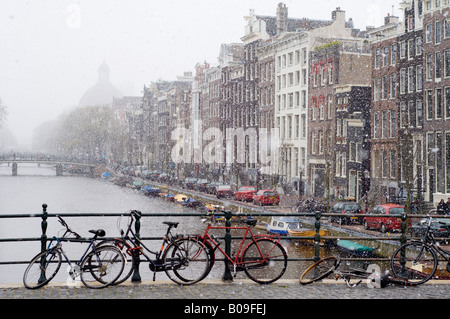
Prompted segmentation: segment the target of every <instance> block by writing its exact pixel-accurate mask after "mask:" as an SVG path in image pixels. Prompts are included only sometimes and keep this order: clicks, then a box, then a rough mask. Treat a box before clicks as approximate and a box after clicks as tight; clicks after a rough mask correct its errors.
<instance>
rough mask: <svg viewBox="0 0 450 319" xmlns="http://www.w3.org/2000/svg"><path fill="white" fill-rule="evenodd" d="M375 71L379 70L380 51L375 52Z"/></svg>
mask: <svg viewBox="0 0 450 319" xmlns="http://www.w3.org/2000/svg"><path fill="white" fill-rule="evenodd" d="M374 62H375V63H374V64H375V69H379V68H380V49H376V50H375V61H374Z"/></svg>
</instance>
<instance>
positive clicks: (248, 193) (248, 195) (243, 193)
mask: <svg viewBox="0 0 450 319" xmlns="http://www.w3.org/2000/svg"><path fill="white" fill-rule="evenodd" d="M255 194H256V188H254V187H253V186H243V187H241V188H239V189H238V190H237V191H235V192H234V198H235V199H236V200H241V201H250V200H253V195H255Z"/></svg>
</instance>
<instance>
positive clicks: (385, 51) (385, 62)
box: [383, 47, 389, 67]
mask: <svg viewBox="0 0 450 319" xmlns="http://www.w3.org/2000/svg"><path fill="white" fill-rule="evenodd" d="M388 51H389V49H388V47H384V48H383V67H385V66H387V65H388V61H389V52H388Z"/></svg>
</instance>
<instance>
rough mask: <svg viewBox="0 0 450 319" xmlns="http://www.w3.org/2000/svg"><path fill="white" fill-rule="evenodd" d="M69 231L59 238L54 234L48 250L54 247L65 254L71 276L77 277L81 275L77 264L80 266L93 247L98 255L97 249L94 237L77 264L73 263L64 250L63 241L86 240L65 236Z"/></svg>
mask: <svg viewBox="0 0 450 319" xmlns="http://www.w3.org/2000/svg"><path fill="white" fill-rule="evenodd" d="M67 233H68V231H66V233H65V234H64V235H63V237H61V238H59V237H56V236H54V237H53V239H52V240H51V241H50V243H49V245H48V247H47V251H50V250H53V249H58V250H59V251H60V252H61V254H62V255H63V257H64V259H65V260H66V262H67V264H68V265H69V267H70V269H71V271H70V272H69V274H70V276H71V277H72V279H75V278H76V277H78V276H79V269H76V266H79V265H80V263H81V261H82V260H83V259H84V257H85V256H86V255H87V254H88V253H89V252H90V251H91V249H92V250H93V251H94V254H95V256H96V257H98V256H97V251H96V249H95V245H94V242H95V239H92V240H91V241H90V242H89V246H88V247H87V248H86V250H85V252H84V253H83V255H82V256H81V258H80V259H79V260H78V261H77V262H75V266H74V265H73V263H72V262H71V261H70V259H69V257H67V255H66V253H65V252H64V250H63V248H62V242H63V241H67V242H71V241H72V242H76V241H79V242H84V240H79V239H78V238H65V237H64V236H65V235H66V234H67ZM54 241H56V245H54V246H53V247H52V245H53V242H54Z"/></svg>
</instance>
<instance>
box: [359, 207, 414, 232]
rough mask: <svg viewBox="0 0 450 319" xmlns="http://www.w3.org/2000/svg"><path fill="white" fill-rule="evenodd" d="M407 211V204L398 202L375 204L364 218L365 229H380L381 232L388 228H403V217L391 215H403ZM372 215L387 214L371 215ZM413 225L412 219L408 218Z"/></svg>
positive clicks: (392, 229) (391, 229)
mask: <svg viewBox="0 0 450 319" xmlns="http://www.w3.org/2000/svg"><path fill="white" fill-rule="evenodd" d="M405 212H406V209H405V206H402V205H397V204H385V205H378V206H375V207H374V208H373V209H372V210H371V211H370V212H368V213H367V215H366V216H365V217H364V219H363V224H364V228H365V229H379V230H381V232H383V233H384V232H386V231H387V230H390V231H394V230H398V231H400V230H401V225H402V219H401V218H400V217H389V215H401V214H403V213H405ZM371 215H386V217H385V216H371ZM408 222H409V224H410V226H411V220H408Z"/></svg>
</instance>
